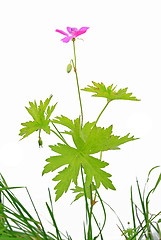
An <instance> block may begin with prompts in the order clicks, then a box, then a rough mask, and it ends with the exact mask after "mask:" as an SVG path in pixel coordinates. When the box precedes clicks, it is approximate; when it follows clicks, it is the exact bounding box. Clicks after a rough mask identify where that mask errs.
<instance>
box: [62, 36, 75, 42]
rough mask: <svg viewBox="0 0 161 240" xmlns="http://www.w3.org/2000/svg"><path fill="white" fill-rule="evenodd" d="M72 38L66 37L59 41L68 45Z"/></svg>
mask: <svg viewBox="0 0 161 240" xmlns="http://www.w3.org/2000/svg"><path fill="white" fill-rule="evenodd" d="M72 38H73V36H68V37H65V38H63V39H61V41H62V42H64V43H68V42H69V41H70V40H71V39H72Z"/></svg>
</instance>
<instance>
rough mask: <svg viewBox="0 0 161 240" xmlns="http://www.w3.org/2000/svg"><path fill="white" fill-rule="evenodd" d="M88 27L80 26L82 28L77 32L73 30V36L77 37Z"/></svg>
mask: <svg viewBox="0 0 161 240" xmlns="http://www.w3.org/2000/svg"><path fill="white" fill-rule="evenodd" d="M88 29H89V27H82V28H80V29H79V30H78V31H77V32H75V34H74V36H75V37H78V36H80V35H81V34H84V33H85V32H86V31H87V30H88Z"/></svg>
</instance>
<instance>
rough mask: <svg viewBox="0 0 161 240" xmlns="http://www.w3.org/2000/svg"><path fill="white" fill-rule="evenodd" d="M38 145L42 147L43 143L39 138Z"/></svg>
mask: <svg viewBox="0 0 161 240" xmlns="http://www.w3.org/2000/svg"><path fill="white" fill-rule="evenodd" d="M38 144H39V147H42V145H43V141H42V139H41V137H39V140H38Z"/></svg>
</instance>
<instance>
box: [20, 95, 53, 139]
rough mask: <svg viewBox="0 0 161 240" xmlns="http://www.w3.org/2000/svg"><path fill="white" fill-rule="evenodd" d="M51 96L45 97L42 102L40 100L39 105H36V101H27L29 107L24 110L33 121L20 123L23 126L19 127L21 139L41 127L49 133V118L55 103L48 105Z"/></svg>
mask: <svg viewBox="0 0 161 240" xmlns="http://www.w3.org/2000/svg"><path fill="white" fill-rule="evenodd" d="M51 98H52V95H51V96H50V97H49V98H47V99H46V100H45V102H44V103H43V102H42V101H40V104H39V106H38V105H37V103H36V101H34V102H29V105H30V107H29V108H28V107H26V110H27V111H28V113H29V114H30V115H31V116H32V118H33V121H29V122H25V123H21V125H22V126H23V128H22V129H20V133H19V135H20V136H22V139H23V138H25V137H27V136H29V135H30V134H32V133H33V132H35V131H38V130H41V129H42V130H44V131H45V132H46V133H47V134H50V126H49V123H50V119H49V118H50V116H51V114H52V112H53V111H54V109H55V107H56V104H57V103H56V104H55V105H54V106H51V107H50V106H48V105H49V103H50V100H51Z"/></svg>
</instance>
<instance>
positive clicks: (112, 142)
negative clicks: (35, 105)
mask: <svg viewBox="0 0 161 240" xmlns="http://www.w3.org/2000/svg"><path fill="white" fill-rule="evenodd" d="M56 119H57V120H53V121H54V122H55V123H56V122H57V123H59V124H62V125H63V126H65V127H68V129H69V130H70V131H69V133H70V135H71V136H72V139H73V142H74V144H75V147H71V146H69V145H65V144H60V143H58V144H57V145H54V146H50V148H51V150H52V151H54V152H55V153H57V155H55V156H51V157H50V158H48V159H47V160H46V161H47V162H48V164H47V165H46V166H45V167H44V171H43V174H44V173H48V172H50V171H52V172H53V171H55V170H56V169H59V168H60V167H62V166H64V167H65V168H64V169H63V170H62V171H60V172H59V173H58V175H56V177H54V179H53V180H54V181H59V183H58V184H57V185H56V187H55V190H56V200H58V199H59V198H60V197H61V196H62V194H63V193H64V192H67V190H68V188H69V186H70V184H71V182H74V184H75V185H76V186H77V178H78V174H79V171H80V167H81V165H82V166H83V169H84V173H85V175H86V184H87V186H89V185H90V183H91V182H92V181H94V182H95V184H96V187H97V188H98V187H99V186H100V184H102V185H103V186H104V187H105V188H106V189H107V188H110V189H113V190H114V189H115V188H114V186H113V184H112V182H111V180H110V179H109V178H110V177H111V175H110V174H109V173H107V172H105V171H104V170H103V168H105V167H106V166H108V163H107V162H105V161H102V160H101V159H98V158H96V157H94V156H92V154H95V153H98V152H103V151H107V150H111V149H119V145H121V144H123V143H125V142H129V141H132V140H135V138H134V137H133V136H132V137H129V134H127V135H126V136H124V137H120V136H114V135H112V126H110V127H108V128H101V127H97V126H96V125H95V122H93V123H89V122H87V123H86V124H85V125H84V126H83V127H82V126H81V123H80V118H77V119H76V120H74V121H72V120H70V119H68V118H66V117H64V116H61V117H57V118H56Z"/></svg>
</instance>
